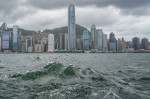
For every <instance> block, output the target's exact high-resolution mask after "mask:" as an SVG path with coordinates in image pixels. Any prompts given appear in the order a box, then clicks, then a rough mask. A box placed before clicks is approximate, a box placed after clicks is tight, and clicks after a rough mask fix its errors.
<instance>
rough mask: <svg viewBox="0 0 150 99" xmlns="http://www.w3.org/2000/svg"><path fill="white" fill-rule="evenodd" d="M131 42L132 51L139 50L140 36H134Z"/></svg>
mask: <svg viewBox="0 0 150 99" xmlns="http://www.w3.org/2000/svg"><path fill="white" fill-rule="evenodd" d="M132 43H133V48H134V51H139V50H140V38H138V37H134V38H133V39H132Z"/></svg>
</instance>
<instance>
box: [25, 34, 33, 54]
mask: <svg viewBox="0 0 150 99" xmlns="http://www.w3.org/2000/svg"><path fill="white" fill-rule="evenodd" d="M25 38H26V51H27V52H33V46H32V36H26V37H25Z"/></svg>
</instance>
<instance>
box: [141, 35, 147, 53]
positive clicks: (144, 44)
mask: <svg viewBox="0 0 150 99" xmlns="http://www.w3.org/2000/svg"><path fill="white" fill-rule="evenodd" d="M141 48H142V49H145V50H148V49H149V48H148V39H147V38H143V39H142V40H141Z"/></svg>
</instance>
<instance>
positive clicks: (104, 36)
mask: <svg viewBox="0 0 150 99" xmlns="http://www.w3.org/2000/svg"><path fill="white" fill-rule="evenodd" d="M103 51H108V44H107V34H103Z"/></svg>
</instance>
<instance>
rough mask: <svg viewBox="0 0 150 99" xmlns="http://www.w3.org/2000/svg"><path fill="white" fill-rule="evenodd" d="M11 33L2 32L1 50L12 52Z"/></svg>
mask: <svg viewBox="0 0 150 99" xmlns="http://www.w3.org/2000/svg"><path fill="white" fill-rule="evenodd" d="M10 39H11V38H10V32H9V31H4V30H2V37H1V49H2V50H10V45H11V44H10Z"/></svg>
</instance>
